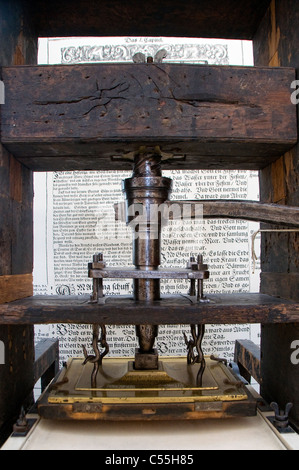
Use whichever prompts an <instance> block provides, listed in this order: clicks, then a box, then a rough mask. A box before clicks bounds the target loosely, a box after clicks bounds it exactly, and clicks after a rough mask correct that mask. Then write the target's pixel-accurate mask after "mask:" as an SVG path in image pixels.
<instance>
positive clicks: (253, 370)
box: [234, 339, 262, 383]
mask: <svg viewBox="0 0 299 470" xmlns="http://www.w3.org/2000/svg"><path fill="white" fill-rule="evenodd" d="M234 361H235V362H236V363H237V364H238V366H239V369H240V372H241V375H242V376H243V377H244V378H245V379H246V380H247V381H248V382H249V383H250V379H251V377H253V378H254V379H255V380H256V381H257V382H258V383H261V380H262V377H261V352H260V347H259V346H257V345H256V344H254V343H253V342H252V341H249V340H246V339H244V340H236V343H235V353H234Z"/></svg>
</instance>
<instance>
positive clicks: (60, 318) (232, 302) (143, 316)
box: [0, 294, 299, 325]
mask: <svg viewBox="0 0 299 470" xmlns="http://www.w3.org/2000/svg"><path fill="white" fill-rule="evenodd" d="M208 298H209V299H210V302H209V303H200V304H197V303H194V304H192V303H191V302H190V300H189V299H188V298H187V297H185V296H176V297H165V298H163V299H162V300H161V301H156V302H154V303H151V302H136V301H134V300H133V299H131V298H129V297H128V298H126V297H107V300H106V303H105V304H103V305H97V304H96V305H95V304H90V303H89V296H79V297H77V296H65V297H64V296H36V297H31V298H29V299H24V300H20V301H16V302H12V303H10V304H4V305H0V324H1V323H3V324H50V323H78V324H80V323H82V324H93V323H103V324H107V325H108V324H109V325H140V324H141V325H143V324H153V325H167V324H176V325H180V324H195V323H198V324H200V323H203V324H242V323H281V322H283V323H290V322H299V304H298V303H295V302H290V301H285V300H283V299H278V298H275V297H270V296H267V295H261V294H219V295H218V294H210V295H208Z"/></svg>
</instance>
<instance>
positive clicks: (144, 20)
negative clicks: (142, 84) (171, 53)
mask: <svg viewBox="0 0 299 470" xmlns="http://www.w3.org/2000/svg"><path fill="white" fill-rule="evenodd" d="M27 4H28V2H27ZM268 4H269V0H243V1H242V2H239V1H236V0H222V1H221V0H200V1H198V0H191V1H188V2H181V1H179V0H166V1H163V2H161V1H159V0H151V1H150V0H145V1H143V2H140V1H139V0H127V1H126V2H123V1H122V0H116V1H113V2H111V1H108V0H101V1H100V2H99V1H98V0H89V1H88V2H86V1H84V0H73V1H70V0H67V1H64V2H59V1H58V0H52V1H51V2H41V1H39V0H33V1H32V0H31V1H30V2H29V4H28V7H29V6H30V7H31V12H30V13H31V15H32V17H33V19H34V23H35V27H36V31H37V34H38V35H39V36H40V37H48V36H53V37H57V36H98V35H99V34H100V35H101V36H175V37H176V36H182V37H210V38H232V39H238V38H242V39H251V38H252V37H253V35H254V33H255V31H256V29H257V27H258V25H259V22H260V19H261V18H262V16H263V14H264V12H265V10H266V8H267V5H268Z"/></svg>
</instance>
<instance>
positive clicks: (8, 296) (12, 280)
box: [0, 274, 33, 304]
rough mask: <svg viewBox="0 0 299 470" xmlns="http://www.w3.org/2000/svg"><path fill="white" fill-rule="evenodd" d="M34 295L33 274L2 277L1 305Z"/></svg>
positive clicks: (0, 278)
mask: <svg viewBox="0 0 299 470" xmlns="http://www.w3.org/2000/svg"><path fill="white" fill-rule="evenodd" d="M32 295H33V277H32V274H19V275H18V274H15V275H13V276H0V304H3V303H5V302H12V301H13V300H18V299H22V298H24V297H31V296H32Z"/></svg>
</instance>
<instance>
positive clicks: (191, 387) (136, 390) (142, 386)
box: [48, 357, 248, 404]
mask: <svg viewBox="0 0 299 470" xmlns="http://www.w3.org/2000/svg"><path fill="white" fill-rule="evenodd" d="M83 360H84V359H83V358H73V359H70V360H69V362H68V365H67V368H66V369H63V370H62V372H61V373H60V375H59V376H58V377H57V381H56V383H59V382H61V384H60V385H57V386H56V387H55V386H54V388H53V387H52V389H51V390H50V391H49V394H48V403H51V404H54V403H60V404H67V403H102V404H126V403H128V404H129V403H133V404H138V403H139V404H146V403H148V404H150V403H197V402H215V401H217V402H219V401H221V402H224V401H230V402H231V401H242V400H246V399H247V398H248V395H247V393H246V390H245V388H244V387H243V386H241V387H240V386H239V383H238V381H237V379H236V378H235V376H234V375H233V374H232V373H231V372H230V370H229V369H228V368H227V367H225V366H224V365H223V364H222V363H218V362H215V361H211V360H210V359H209V358H206V369H205V372H204V376H203V384H202V387H197V386H196V376H197V372H198V368H199V365H198V364H195V365H193V366H191V365H187V361H186V358H185V357H176V358H160V361H159V369H158V370H150V371H135V370H134V368H133V359H128V358H119V359H118V358H106V359H104V362H103V366H102V367H101V368H100V370H99V373H98V376H97V387H96V388H92V387H91V386H90V378H91V373H92V369H93V365H92V364H90V363H87V364H86V365H85V366H83V365H82V363H83ZM62 382H64V383H62ZM54 385H55V384H54Z"/></svg>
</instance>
